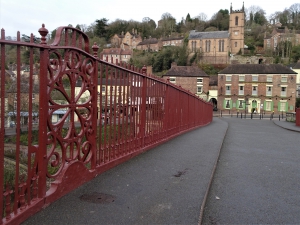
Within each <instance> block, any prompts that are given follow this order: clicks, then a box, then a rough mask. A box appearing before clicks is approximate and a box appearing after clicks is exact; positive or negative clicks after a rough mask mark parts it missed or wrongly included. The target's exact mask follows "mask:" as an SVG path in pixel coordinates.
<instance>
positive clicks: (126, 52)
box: [101, 48, 132, 55]
mask: <svg viewBox="0 0 300 225" xmlns="http://www.w3.org/2000/svg"><path fill="white" fill-rule="evenodd" d="M103 54H105V55H131V54H132V51H131V50H123V49H121V48H106V49H103V51H102V52H101V55H103Z"/></svg>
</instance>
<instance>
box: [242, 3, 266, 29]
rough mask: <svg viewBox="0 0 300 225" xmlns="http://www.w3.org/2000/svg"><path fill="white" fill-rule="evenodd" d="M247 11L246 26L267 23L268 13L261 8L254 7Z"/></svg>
mask: <svg viewBox="0 0 300 225" xmlns="http://www.w3.org/2000/svg"><path fill="white" fill-rule="evenodd" d="M245 11H246V24H247V25H250V26H251V25H252V24H253V23H256V24H259V25H264V24H266V22H267V19H266V17H265V15H266V12H265V11H264V10H263V9H262V8H261V7H259V6H256V5H252V6H250V7H249V8H248V9H246V10H245Z"/></svg>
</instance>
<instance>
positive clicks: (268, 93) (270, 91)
mask: <svg viewBox="0 0 300 225" xmlns="http://www.w3.org/2000/svg"><path fill="white" fill-rule="evenodd" d="M266 96H272V87H271V86H267V93H266Z"/></svg>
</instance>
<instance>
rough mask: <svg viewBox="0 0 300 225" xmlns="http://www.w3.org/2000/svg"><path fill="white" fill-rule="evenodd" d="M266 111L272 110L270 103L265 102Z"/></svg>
mask: <svg viewBox="0 0 300 225" xmlns="http://www.w3.org/2000/svg"><path fill="white" fill-rule="evenodd" d="M265 109H266V111H271V110H272V102H271V101H266V107H265Z"/></svg>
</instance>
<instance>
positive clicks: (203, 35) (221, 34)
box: [189, 31, 229, 39]
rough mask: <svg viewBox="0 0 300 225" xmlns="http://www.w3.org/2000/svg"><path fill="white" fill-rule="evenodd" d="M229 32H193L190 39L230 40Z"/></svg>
mask: <svg viewBox="0 0 300 225" xmlns="http://www.w3.org/2000/svg"><path fill="white" fill-rule="evenodd" d="M228 37H229V32H228V31H210V32H196V31H191V32H190V35H189V39H211V38H228Z"/></svg>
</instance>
